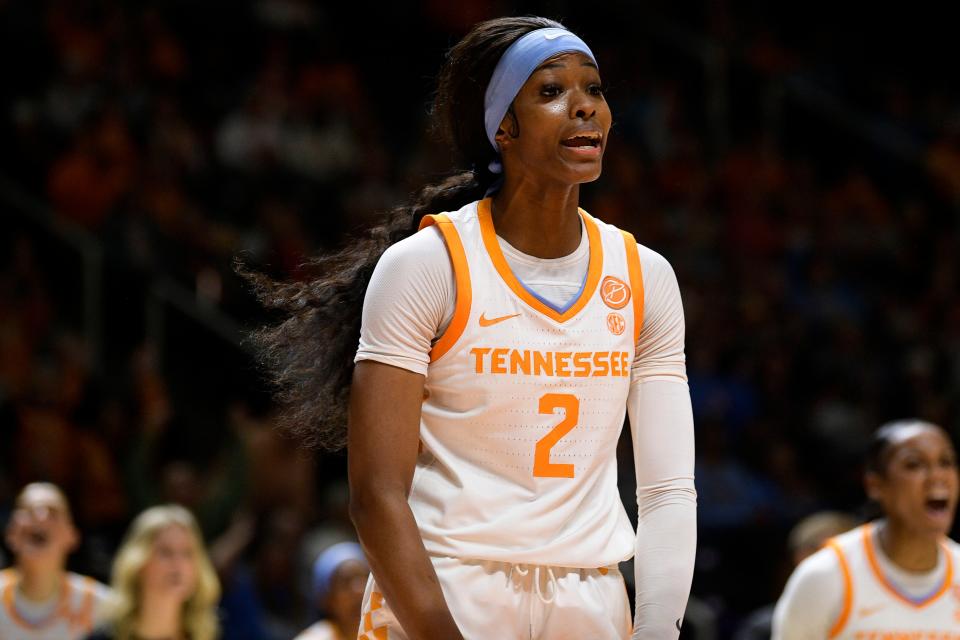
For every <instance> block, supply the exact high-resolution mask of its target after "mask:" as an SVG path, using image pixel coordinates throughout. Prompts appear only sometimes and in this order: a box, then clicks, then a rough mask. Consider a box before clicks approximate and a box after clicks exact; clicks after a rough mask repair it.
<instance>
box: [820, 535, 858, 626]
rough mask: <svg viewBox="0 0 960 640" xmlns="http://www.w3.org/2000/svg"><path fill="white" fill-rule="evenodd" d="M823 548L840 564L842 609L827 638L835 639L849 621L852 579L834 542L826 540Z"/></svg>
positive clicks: (848, 568)
mask: <svg viewBox="0 0 960 640" xmlns="http://www.w3.org/2000/svg"><path fill="white" fill-rule="evenodd" d="M824 546H825V547H830V548H831V549H833V551H834V553H836V554H837V561H838V562H839V563H840V572H841V573H842V574H843V608H842V609H841V610H840V615H839V616H838V617H837V621H836V622H834V623H833V626H832V627H831V628H830V635H828V636H827V637H828V638H836V637H837V636H838V635H840V632H841V631H843V628H844V627H846V626H847V621H848V620H849V619H850V611H851V609H853V578H852V577H851V575H850V565H849V564H848V563H847V558H846V556H845V555H844V553H843V550H842V549H841V548H840V545H839V544H837V542H836V540H828V541H827V543H826V544H825V545H824Z"/></svg>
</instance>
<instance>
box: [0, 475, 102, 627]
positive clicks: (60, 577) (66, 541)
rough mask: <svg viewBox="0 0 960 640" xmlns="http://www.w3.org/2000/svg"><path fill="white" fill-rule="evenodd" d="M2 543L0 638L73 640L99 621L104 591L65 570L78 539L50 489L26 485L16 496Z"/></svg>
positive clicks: (63, 503) (65, 507)
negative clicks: (7, 559)
mask: <svg viewBox="0 0 960 640" xmlns="http://www.w3.org/2000/svg"><path fill="white" fill-rule="evenodd" d="M6 537H7V544H8V545H9V547H10V550H11V551H12V552H13V555H14V566H13V567H12V568H9V569H6V570H4V571H2V572H0V602H2V605H0V638H3V640H73V639H75V638H83V637H85V636H86V635H87V634H88V633H89V632H90V630H91V629H92V628H93V627H94V625H95V624H96V623H97V622H98V621H99V620H100V619H101V618H102V617H103V614H104V611H105V604H106V602H107V599H108V598H109V590H108V589H107V588H106V587H105V586H104V585H102V584H100V583H98V582H96V581H95V580H93V579H92V578H87V577H85V576H80V575H77V574H75V573H69V572H67V571H66V564H67V556H68V555H70V553H71V552H72V551H73V550H74V549H75V548H76V547H77V544H78V543H79V541H80V534H79V532H78V531H77V529H76V527H74V525H73V518H72V516H71V514H70V505H69V504H68V502H67V499H66V497H65V496H64V495H63V492H62V491H60V489H59V488H58V487H57V486H56V485H53V484H49V483H46V482H35V483H32V484H28V485H27V486H26V487H24V488H23V490H22V491H21V492H20V494H19V495H18V496H17V499H16V505H15V507H14V511H13V514H12V517H11V518H10V523H9V525H8V526H7V536H6Z"/></svg>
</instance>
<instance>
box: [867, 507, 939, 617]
mask: <svg viewBox="0 0 960 640" xmlns="http://www.w3.org/2000/svg"><path fill="white" fill-rule="evenodd" d="M873 531H874V525H873V523H870V524H867V525H864V527H863V546H864V548H865V549H866V551H867V560H869V561H870V568H871V569H872V570H873V575H874V577H876V579H877V580H878V581H879V582H880V584H881V585H883V588H884V589H886V590H887V591H888V592H889V593H890V594H891V595H893V596H894V597H895V598H896V599H897V600H899V601H900V602H902V603H904V604H906V605H909V606H911V607H913V608H914V609H922V608H924V607H926V606H927V605H929V604H931V603H933V602H935V601H936V600H937V599H938V598H939V597H940V596H942V595H943V594H944V593H946V592H947V589H949V588H950V585H951V584H952V583H953V558H952V557H951V553H950V550H949V549H947V548H946V546H943V553H944V557H945V558H946V563H947V570H946V572H945V574H944V576H943V585H942V586H941V587H940V589H939V590H938V591H937V592H936V593H935V594H933V595H932V596H930V597H929V598H927V599H926V600H923V601H921V602H914V601H913V600H910V599H909V598H905V597H904V596H903V595H902V594H901V593H900V592H899V591H897V590H896V588H895V587H894V586H893V585H892V584H891V583H890V581H889V580H887V576H885V575H884V574H883V570H882V569H881V568H880V563H879V562H877V554H876V551H874V548H873Z"/></svg>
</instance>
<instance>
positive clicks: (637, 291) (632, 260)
mask: <svg viewBox="0 0 960 640" xmlns="http://www.w3.org/2000/svg"><path fill="white" fill-rule="evenodd" d="M620 233H622V234H623V245H624V248H626V250H627V273H628V274H629V276H630V289H631V293H632V295H631V297H632V298H633V344H634V347H636V344H637V341H638V340H639V339H640V329H642V328H643V300H644V298H643V268H642V267H641V266H640V252H639V251H638V250H637V241H636V240H634V238H633V234H632V233H630V232H629V231H620Z"/></svg>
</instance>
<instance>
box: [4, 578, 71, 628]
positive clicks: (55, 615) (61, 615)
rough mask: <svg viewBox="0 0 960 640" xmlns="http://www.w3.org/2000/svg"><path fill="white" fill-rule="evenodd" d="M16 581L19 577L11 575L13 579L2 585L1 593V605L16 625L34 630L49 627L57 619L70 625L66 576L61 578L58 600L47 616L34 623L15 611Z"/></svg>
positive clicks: (68, 588) (68, 589) (68, 592)
mask: <svg viewBox="0 0 960 640" xmlns="http://www.w3.org/2000/svg"><path fill="white" fill-rule="evenodd" d="M18 583H19V579H18V578H17V577H13V579H11V580H8V581H7V582H6V584H5V585H3V595H2V600H3V605H4V606H5V607H6V609H7V613H8V614H9V615H10V619H11V620H13V622H14V623H15V624H16V625H17V626H19V627H21V628H23V629H27V630H31V631H36V630H39V629H44V628H46V627H49V626H50V625H52V624H53V623H55V622H57V621H58V620H68V621H69V622H70V624H71V626H72V624H73V620H72V615H71V611H70V596H71V593H72V589H71V587H70V581H69V580H68V579H67V578H66V576H64V578H63V586H62V587H61V592H60V602H59V603H58V604H57V606H56V608H55V609H54V610H53V612H52V613H51V614H50V615H49V616H47V617H46V618H44V619H43V620H38V621H37V622H35V623H32V622H30V621H29V620H26V619H24V618H23V616H21V615H20V612H19V611H17V605H16V602H14V594H15V592H16V590H17V584H18Z"/></svg>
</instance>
